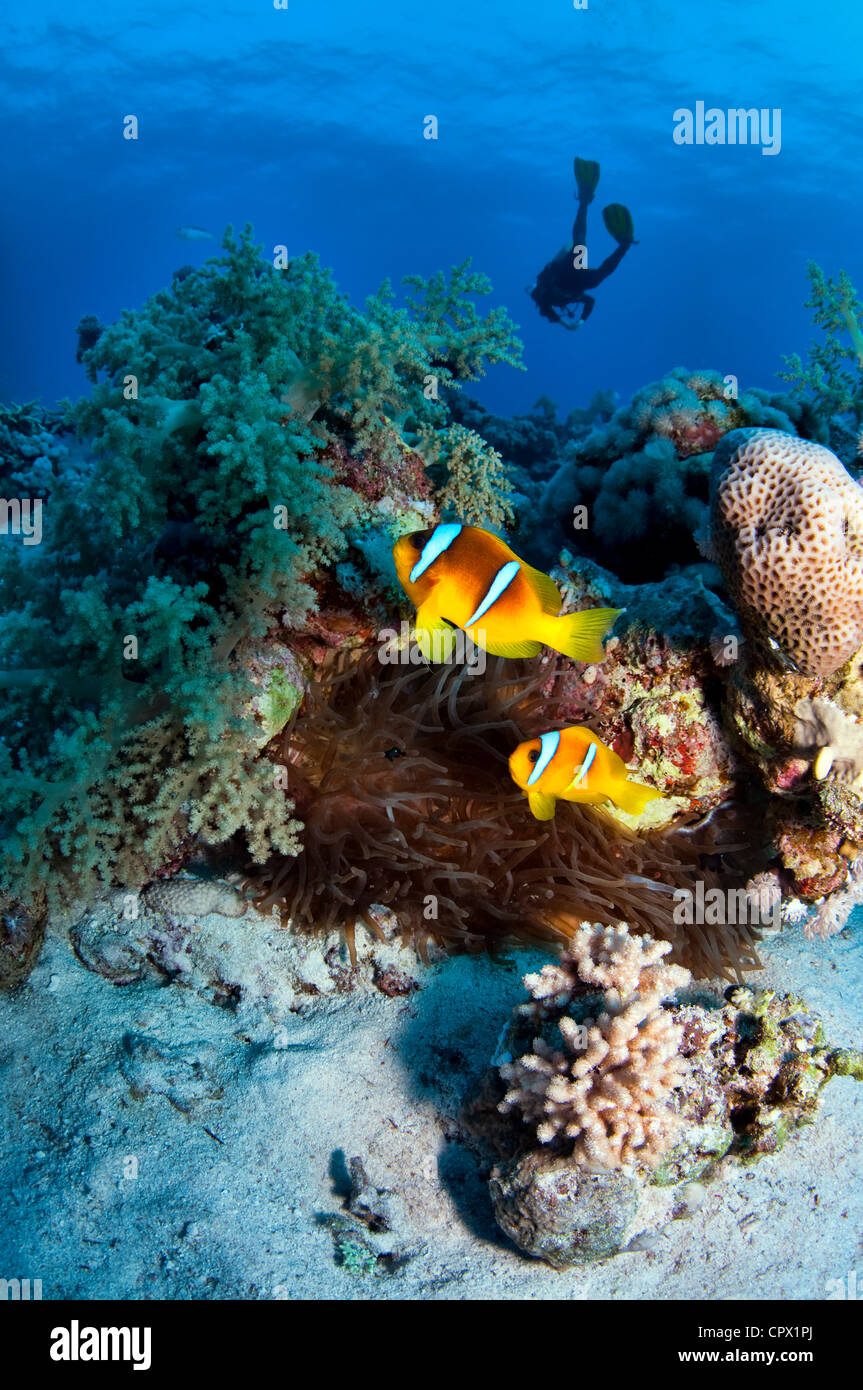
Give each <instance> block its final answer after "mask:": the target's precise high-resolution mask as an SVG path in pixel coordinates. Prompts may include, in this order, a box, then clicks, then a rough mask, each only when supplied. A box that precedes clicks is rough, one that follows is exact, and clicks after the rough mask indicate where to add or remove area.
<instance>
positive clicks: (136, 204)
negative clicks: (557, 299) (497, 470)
mask: <svg viewBox="0 0 863 1390" xmlns="http://www.w3.org/2000/svg"><path fill="white" fill-rule="evenodd" d="M4 28H5V33H4V41H3V43H2V46H0V113H2V114H0V121H2V130H3V140H2V149H3V156H2V161H0V209H2V211H0V228H2V231H0V237H2V241H0V303H2V306H3V307H2V321H3V332H2V335H0V397H2V398H9V397H11V398H13V399H16V400H22V399H28V398H31V397H42V398H44V399H45V400H48V401H50V400H53V399H54V398H55V397H57V396H60V395H65V394H68V395H73V396H74V395H78V394H79V393H80V392H81V391H82V390H83V389H85V381H84V375H83V371H82V369H81V367H80V366H78V365H77V364H76V362H75V347H76V338H75V331H74V330H75V327H76V324H77V322H78V320H79V318H80V317H81V315H82V314H84V313H95V314H97V315H99V316H100V317H101V318H103V319H104V320H106V321H107V320H112V319H114V318H115V317H116V316H117V315H118V313H119V312H120V310H121V309H123V308H124V307H135V306H138V305H140V304H141V303H142V302H143V301H144V299H146V298H147V297H148V296H149V295H150V294H152V293H154V292H155V291H157V290H159V289H160V288H162V287H163V286H165V285H166V284H167V283H168V281H169V279H170V276H171V273H172V271H173V270H174V269H175V268H176V267H178V266H179V265H182V264H185V263H189V262H191V263H194V264H197V263H199V262H200V261H201V260H203V259H204V258H205V257H206V256H207V255H210V254H212V252H213V250H214V249H215V247H216V244H217V243H214V242H202V243H193V244H188V243H185V242H183V241H180V240H178V239H176V237H175V235H174V232H175V228H176V227H177V226H178V225H179V224H191V223H194V224H198V225H201V226H204V227H206V228H208V229H209V230H210V231H212V232H213V233H215V234H216V236H217V237H218V236H219V235H220V234H221V231H222V229H223V227H224V226H225V224H226V223H228V222H231V223H233V224H235V225H242V224H243V223H245V222H246V221H250V222H252V223H253V225H254V227H255V229H256V232H257V233H258V236H259V239H260V240H261V241H262V242H263V244H264V245H265V247H267V248H268V249H269V248H271V247H272V246H273V245H274V244H276V243H284V244H286V245H287V246H288V248H289V252H290V254H292V255H293V254H295V253H298V252H300V251H303V250H306V249H313V250H315V251H317V252H318V253H319V254H320V256H321V258H322V260H323V261H324V262H325V263H326V264H329V265H331V266H332V267H333V270H334V272H335V275H336V278H337V280H338V282H339V284H340V285H341V287H342V288H343V289H345V290H346V291H347V292H348V293H349V294H350V295H351V296H353V297H355V298H357V299H361V298H362V297H363V296H364V295H365V294H367V293H369V292H370V291H372V290H374V289H375V288H376V287H377V285H378V284H379V282H380V281H381V280H382V279H383V278H384V277H385V276H389V277H391V278H392V279H393V281H395V282H398V280H399V279H400V277H401V276H402V275H404V274H407V273H409V272H412V271H414V272H421V273H424V274H425V273H430V272H432V271H433V270H435V269H437V268H439V267H448V266H449V265H451V264H452V263H453V262H456V261H460V260H462V259H463V258H464V257H466V256H468V255H470V256H472V257H473V258H474V264H475V266H476V267H477V268H478V269H482V270H483V271H485V272H486V273H487V274H488V275H489V276H490V277H491V279H492V281H493V284H494V296H493V300H492V302H494V303H502V304H505V305H506V306H507V307H508V309H509V310H510V312H511V314H512V315H513V317H514V318H515V320H516V322H517V323H519V324H520V327H521V333H522V337H523V339H524V343H525V362H526V365H527V368H528V370H527V372H526V373H516V372H514V371H513V370H511V369H509V368H506V367H498V368H496V369H495V370H494V371H493V372H492V373H491V374H490V375H489V377H488V378H487V379H486V380H485V381H484V382H483V383H482V384H481V386H480V387H478V388H477V390H476V392H475V394H477V395H478V396H479V397H480V398H481V399H482V400H483V401H484V402H486V403H487V404H488V405H490V406H491V407H492V408H494V409H496V410H499V411H501V412H502V413H507V412H509V411H511V410H519V409H525V408H527V407H529V406H530V405H531V404H532V403H533V401H534V400H535V399H536V398H537V396H539V395H540V394H541V393H546V394H549V395H551V396H552V397H553V398H554V399H555V400H557V401H558V402H559V404H560V405H561V406H562V407H563V408H564V409H569V408H571V407H572V406H575V405H584V404H586V403H587V401H588V399H589V397H590V396H591V394H592V393H593V391H594V390H595V389H597V388H598V387H608V386H611V387H614V388H616V389H617V390H618V391H619V392H620V395H621V398H626V397H628V396H629V395H630V394H631V392H632V391H633V390H635V389H637V388H638V387H639V386H641V385H643V384H645V383H646V382H648V381H650V380H653V379H655V378H656V377H659V376H661V375H663V374H664V373H665V372H666V371H667V370H668V369H669V368H671V367H673V366H676V365H686V366H689V367H693V368H695V367H702V366H705V367H713V368H716V369H718V370H719V371H721V372H722V373H723V374H726V373H729V372H730V373H734V374H735V375H736V376H737V377H738V378H739V380H740V384H741V387H744V386H750V385H761V386H766V387H773V388H775V387H776V386H777V384H778V383H777V382H776V380H775V377H774V373H775V371H776V370H777V369H778V368H779V366H780V363H781V356H782V354H783V353H788V352H792V351H795V350H800V351H802V350H803V349H805V347H806V344H807V342H808V341H809V338H810V325H809V315H808V312H807V311H806V310H805V309H804V308H803V306H802V301H803V300H804V298H805V296H806V288H807V287H806V280H805V266H806V261H807V259H808V258H810V257H813V258H815V259H816V260H818V261H820V262H821V263H822V264H823V266H824V268H825V270H827V271H828V272H829V273H831V274H832V273H835V272H836V270H838V268H839V267H840V266H844V267H845V268H846V269H847V270H848V271H849V272H850V274H851V277H852V279H854V280H855V281H856V282H857V284H858V287H859V286H860V285H863V247H861V238H860V234H859V229H860V222H859V205H860V197H859V193H860V164H859V141H860V131H861V122H863V89H861V83H860V71H859V55H860V52H861V40H863V6H861V5H860V0H831V3H830V5H829V6H826V7H823V6H816V5H814V4H813V3H812V0H758V3H757V5H755V4H752V3H750V0H713V3H711V4H710V5H709V6H706V5H700V4H698V3H696V2H695V0H588V9H586V10H576V9H575V8H574V7H573V4H572V3H571V0H532V3H528V4H525V3H516V0H500V3H490V0H469V2H466V0H434V3H433V4H420V3H418V4H411V5H409V4H406V3H405V0H365V3H362V4H359V3H356V0H289V8H288V9H287V10H276V9H274V7H273V5H272V3H268V0H242V3H239V0H233V3H226V2H225V0H216V2H215V3H214V4H211V5H204V4H198V5H193V6H191V7H190V6H188V5H185V6H180V5H177V4H176V0H171V3H168V0H149V3H148V4H147V5H146V6H143V7H134V6H127V5H122V6H121V5H118V4H115V5H113V6H110V7H109V6H106V5H99V6H97V5H95V4H93V3H92V0H63V3H62V4H61V3H58V0H49V3H47V4H45V5H42V6H40V7H39V8H38V9H35V8H34V7H33V5H32V3H31V0H7V3H6V6H5V25H4ZM698 100H704V101H705V102H706V103H707V105H708V106H716V107H720V108H723V109H726V108H729V107H739V106H746V107H750V106H755V107H758V108H762V107H763V108H766V109H769V110H773V109H774V108H779V109H780V110H781V150H780V152H779V153H778V154H777V155H775V156H769V155H764V154H762V153H761V149H760V148H759V147H757V146H755V147H753V146H740V145H738V146H721V145H720V146H710V147H708V146H706V145H700V146H699V145H693V146H690V147H684V146H679V145H676V144H675V143H674V141H673V140H672V129H673V119H672V118H673V113H674V111H675V110H676V109H678V108H681V107H688V108H694V106H695V103H696V101H698ZM128 114H135V115H136V116H137V117H138V120H139V125H140V138H139V139H138V140H137V141H136V142H131V141H126V140H124V139H123V138H122V120H123V117H124V116H126V115H128ZM429 114H434V115H436V116H437V117H438V120H439V139H438V140H437V141H434V142H433V141H428V140H425V139H424V138H423V118H424V117H425V116H427V115H429ZM575 154H579V155H582V156H584V157H587V158H594V159H598V160H600V161H601V164H602V179H601V183H600V186H599V191H598V196H597V200H596V202H595V204H594V205H593V208H592V210H591V213H592V221H591V223H590V225H589V233H588V244H589V247H590V248H591V263H592V264H595V263H596V262H597V261H598V260H599V259H601V258H602V257H603V256H604V255H606V254H607V253H608V252H609V251H611V250H612V248H613V243H612V242H611V240H610V238H609V237H608V235H607V233H606V232H605V230H604V228H603V227H602V225H601V221H600V208H601V207H602V206H603V205H604V204H605V203H606V202H623V203H625V204H627V205H628V206H629V207H630V209H631V210H632V213H633V215H634V218H635V231H636V236H637V237H638V238H639V241H640V244H639V245H638V246H636V247H634V248H632V250H631V251H630V252H629V253H628V255H627V256H626V258H625V259H624V261H623V264H622V265H621V266H620V267H619V268H618V270H617V271H616V273H615V274H614V276H613V277H612V278H611V279H609V280H608V281H607V282H606V283H605V284H604V285H602V286H601V287H600V289H599V290H598V291H597V307H596V310H595V313H594V315H593V318H592V319H591V321H590V323H589V324H587V325H585V326H584V328H583V329H580V330H579V331H578V332H577V333H566V332H564V331H563V330H562V329H560V328H558V327H555V326H553V325H550V324H548V323H547V322H546V321H545V320H543V319H541V318H540V317H539V315H538V314H537V311H536V309H535V308H534V306H533V304H532V303H531V301H530V300H529V299H528V297H527V295H526V293H525V287H526V286H527V285H529V284H531V283H532V282H533V280H534V277H535V276H536V274H537V272H538V271H539V270H540V268H541V267H542V265H543V264H544V262H545V261H546V260H547V259H549V258H550V257H551V256H552V255H553V254H554V253H555V252H556V251H557V250H558V249H559V247H560V246H561V245H562V244H563V243H564V242H566V241H567V240H568V238H569V235H570V224H571V220H572V217H573V214H574V208H575V204H574V201H573V196H572V194H573V178H572V157H573V155H575ZM594 238H595V241H594ZM594 246H595V254H594V249H593V248H594Z"/></svg>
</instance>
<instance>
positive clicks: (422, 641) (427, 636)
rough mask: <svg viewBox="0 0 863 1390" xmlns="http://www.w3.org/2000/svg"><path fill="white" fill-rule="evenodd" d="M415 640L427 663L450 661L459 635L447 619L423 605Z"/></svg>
mask: <svg viewBox="0 0 863 1390" xmlns="http://www.w3.org/2000/svg"><path fill="white" fill-rule="evenodd" d="M413 638H414V641H415V642H416V644H417V646H418V647H419V649H420V651H421V652H422V654H423V656H424V657H425V659H426V661H449V659H450V657H451V656H452V654H453V652H454V650H455V644H456V640H457V633H456V630H455V628H453V627H451V626H450V624H449V623H448V622H447V621H446V619H445V618H441V617H440V616H439V615H438V614H437V613H435V612H433V611H431V610H430V609H429V608H428V606H427V605H423V607H422V608H419V609H418V610H417V616H416V622H415V624H414V630H413Z"/></svg>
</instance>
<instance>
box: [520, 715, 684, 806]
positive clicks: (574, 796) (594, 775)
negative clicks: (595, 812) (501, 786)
mask: <svg viewBox="0 0 863 1390" xmlns="http://www.w3.org/2000/svg"><path fill="white" fill-rule="evenodd" d="M509 771H510V775H511V777H512V780H513V781H514V782H515V784H516V786H519V787H521V789H522V791H523V792H525V793H526V795H527V799H528V803H529V805H530V809H531V810H532V811H533V814H534V815H535V816H536V819H537V820H551V819H552V817H553V815H554V812H555V808H556V806H557V803H558V801H560V800H563V801H582V802H584V801H586V802H589V803H591V804H592V805H594V806H598V805H601V803H602V802H604V801H612V802H613V803H614V805H615V806H617V807H619V808H620V810H621V811H627V812H628V813H629V815H631V816H640V815H641V813H642V811H643V810H644V808H645V806H646V805H647V803H648V801H653V800H654V799H655V798H656V797H660V796H661V795H662V793H661V792H658V791H656V790H655V788H653V787H645V786H642V785H641V783H640V782H630V781H629V774H628V773H627V770H626V763H625V762H624V761H623V759H622V758H619V757H618V756H617V754H616V753H615V752H614V751H613V750H612V749H611V748H608V747H606V745H605V744H604V743H603V742H602V740H601V739H598V738H597V737H596V734H594V733H591V731H590V729H584V728H582V727H581V726H580V725H575V726H574V727H573V728H570V729H560V730H559V731H555V732H553V733H549V734H543V735H542V736H541V737H540V738H531V739H528V740H527V742H526V743H520V744H519V745H518V747H517V748H516V750H515V752H514V753H513V755H512V757H511V758H510V760H509Z"/></svg>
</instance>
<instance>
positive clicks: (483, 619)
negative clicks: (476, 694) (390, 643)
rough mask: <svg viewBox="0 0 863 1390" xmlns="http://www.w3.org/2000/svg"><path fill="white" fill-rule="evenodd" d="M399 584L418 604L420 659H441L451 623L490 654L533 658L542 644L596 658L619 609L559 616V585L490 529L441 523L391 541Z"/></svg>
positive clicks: (445, 653) (599, 658)
mask: <svg viewBox="0 0 863 1390" xmlns="http://www.w3.org/2000/svg"><path fill="white" fill-rule="evenodd" d="M393 559H394V560H395V564H396V572H397V574H398V577H399V580H400V581H401V585H402V588H403V589H404V591H405V593H406V594H407V596H408V598H409V599H411V600H412V601H413V602H414V603H415V604H416V608H417V615H416V624H415V628H416V640H417V644H418V646H419V648H420V651H421V652H422V653H423V655H424V656H425V657H426V659H427V660H431V659H432V657H434V658H435V659H436V660H447V659H448V657H449V655H450V654H451V652H452V649H453V646H454V639H455V631H454V629H455V628H462V629H463V631H464V632H466V633H467V634H468V636H469V637H470V638H471V639H472V641H473V642H475V643H476V645H477V646H478V647H483V648H484V649H485V650H486V651H487V652H491V654H492V655H493V656H512V657H516V656H536V654H537V652H539V650H540V649H541V647H542V646H543V645H545V646H547V647H553V648H554V649H555V651H558V652H562V653H563V654H564V656H570V657H572V658H573V659H574V660H575V661H602V659H603V657H604V655H605V653H604V652H603V650H602V638H603V637H604V636H605V634H606V633H607V632H608V631H609V629H610V628H611V627H612V625H613V623H614V621H615V619H616V618H617V617H618V616H619V614H620V613H621V612H622V610H621V609H620V608H588V609H586V610H585V611H584V612H582V613H568V614H567V615H566V616H565V617H558V614H559V612H560V607H561V602H562V600H561V596H560V590H559V589H558V587H557V585H556V584H555V582H554V580H553V579H549V577H548V575H547V574H543V573H542V571H541V570H535V569H533V568H532V567H531V566H530V565H528V564H526V563H525V561H524V560H520V559H519V558H518V556H517V555H515V554H514V553H513V551H511V550H510V548H509V546H508V545H506V544H504V542H503V541H502V540H500V538H499V537H498V536H494V535H492V534H491V532H490V531H483V530H481V528H480V527H478V526H462V525H461V524H460V523H459V522H445V523H442V524H441V525H440V526H436V527H435V528H434V530H433V531H414V532H413V533H412V534H411V535H408V536H402V537H401V538H400V539H399V540H398V541H396V543H395V545H394V546H393Z"/></svg>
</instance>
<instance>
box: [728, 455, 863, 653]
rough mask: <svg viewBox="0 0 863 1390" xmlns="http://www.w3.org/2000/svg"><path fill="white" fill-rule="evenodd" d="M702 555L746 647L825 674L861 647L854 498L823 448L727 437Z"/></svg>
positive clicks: (858, 494)
mask: <svg viewBox="0 0 863 1390" xmlns="http://www.w3.org/2000/svg"><path fill="white" fill-rule="evenodd" d="M710 501H711V514H710V516H711V520H710V548H711V552H712V555H713V557H714V558H715V559H716V561H717V563H718V564H719V567H720V569H721V571H722V576H723V579H724V580H725V583H726V585H727V586H728V590H729V592H730V594H731V597H732V600H733V602H734V605H735V608H736V609H737V612H738V614H739V615H740V618H741V620H742V622H743V624H744V627H745V628H746V630H747V633H748V635H750V636H751V637H752V639H753V640H755V641H760V642H762V643H763V644H765V645H771V644H772V646H773V647H774V648H775V647H778V648H779V649H780V650H781V652H782V653H783V654H784V655H785V656H786V657H788V658H790V660H791V661H792V662H793V664H794V666H795V668H796V669H797V670H798V671H801V672H802V673H803V674H805V675H813V676H829V675H831V674H832V673H833V672H834V671H836V670H838V668H839V667H840V666H842V665H844V663H845V662H846V661H847V660H848V658H849V657H850V656H852V655H853V653H854V652H855V651H856V650H857V648H858V647H859V646H860V645H861V643H863V491H861V489H860V486H859V484H858V483H856V482H855V481H854V479H853V478H851V477H850V476H849V474H848V473H847V472H846V471H845V469H844V467H843V466H842V464H841V462H840V461H839V459H837V458H836V456H835V455H834V454H832V453H831V452H830V450H829V449H825V448H824V447H823V446H822V445H820V444H816V443H813V442H811V441H809V440H801V439H797V438H795V437H793V436H791V435H789V434H785V433H782V432H781V431H779V430H772V429H771V430H767V429H747V430H734V431H732V432H731V433H730V434H728V435H726V436H725V438H724V439H723V440H722V443H721V444H720V445H719V446H718V448H717V449H716V451H715V453H714V456H713V465H712V469H711V479H710Z"/></svg>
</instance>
